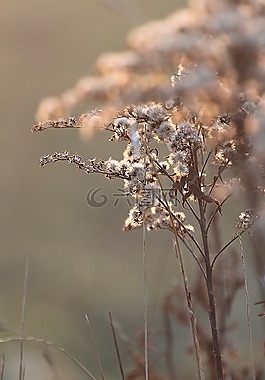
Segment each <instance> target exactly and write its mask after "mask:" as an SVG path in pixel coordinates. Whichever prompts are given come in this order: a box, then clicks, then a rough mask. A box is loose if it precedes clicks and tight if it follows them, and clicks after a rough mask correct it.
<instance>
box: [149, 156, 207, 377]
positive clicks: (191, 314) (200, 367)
mask: <svg viewBox="0 0 265 380" xmlns="http://www.w3.org/2000/svg"><path fill="white" fill-rule="evenodd" d="M149 157H151V155H150V154H149ZM150 161H151V163H152V164H153V167H154V169H155V170H156V174H157V180H158V183H159V186H160V188H161V190H162V196H163V200H162V199H161V200H160V202H161V203H162V204H163V205H164V207H165V209H166V210H167V211H168V212H169V216H170V220H171V224H172V230H173V233H174V248H175V253H176V258H177V260H178V263H179V266H180V271H181V274H182V281H183V285H184V289H185V295H186V300H187V306H188V311H189V317H190V325H191V332H192V337H193V344H194V349H195V354H196V363H197V374H198V378H199V380H204V379H205V376H204V372H203V365H202V358H201V353H200V345H199V340H198V331H197V319H196V314H195V310H194V307H193V304H192V299H191V292H190V291H189V286H188V277H187V275H186V271H185V267H184V262H183V258H182V254H181V250H180V247H179V241H178V232H177V230H176V227H175V223H174V219H175V220H177V221H178V222H179V223H180V224H181V225H182V226H183V228H184V229H185V231H186V232H187V233H188V235H189V236H190V238H191V239H192V241H193V242H194V244H195V245H196V246H197V248H198V249H199V251H200V252H201V254H202V255H203V252H202V250H201V248H200V246H199V244H198V243H197V241H196V239H195V238H194V237H193V236H192V235H191V234H190V233H189V231H188V230H187V228H186V227H185V226H184V225H183V223H182V222H181V221H179V220H178V218H177V217H176V216H175V215H174V214H173V213H172V211H171V210H170V207H169V204H168V201H167V199H166V196H165V193H164V191H163V187H162V183H161V180H160V178H159V175H158V172H157V169H156V167H155V165H154V162H153V160H152V159H151V158H150Z"/></svg>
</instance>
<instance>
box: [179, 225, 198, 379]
mask: <svg viewBox="0 0 265 380" xmlns="http://www.w3.org/2000/svg"><path fill="white" fill-rule="evenodd" d="M174 235H175V240H174V248H175V253H176V257H177V260H178V262H179V266H180V271H181V275H182V280H183V285H184V290H185V295H186V300H187V306H188V312H189V317H190V324H191V330H192V338H193V344H194V349H195V356H196V364H197V374H198V379H199V380H205V376H204V371H203V364H202V358H201V353H200V344H199V339H198V331H197V319H196V314H195V310H194V307H193V304H192V298H191V292H190V290H189V284H188V277H187V274H186V270H185V267H184V262H183V258H182V254H181V251H180V247H179V242H178V236H177V233H176V230H175V229H174Z"/></svg>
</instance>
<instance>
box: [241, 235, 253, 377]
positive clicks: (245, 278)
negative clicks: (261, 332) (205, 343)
mask: <svg viewBox="0 0 265 380" xmlns="http://www.w3.org/2000/svg"><path fill="white" fill-rule="evenodd" d="M239 246H240V256H241V263H242V270H243V275H244V285H245V286H244V289H245V298H246V315H247V324H248V338H249V350H250V358H251V369H252V379H253V380H255V379H257V376H256V369H255V359H254V348H253V336H252V327H251V322H250V310H249V292H248V280H247V271H246V262H245V257H244V249H243V244H242V239H241V237H239Z"/></svg>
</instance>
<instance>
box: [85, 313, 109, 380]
mask: <svg viewBox="0 0 265 380" xmlns="http://www.w3.org/2000/svg"><path fill="white" fill-rule="evenodd" d="M85 318H86V321H87V325H88V329H89V335H90V337H91V340H92V344H93V348H94V351H95V354H96V358H97V363H98V367H99V372H100V375H101V378H102V380H105V377H104V373H103V369H102V365H101V362H100V358H99V353H98V350H97V346H96V342H95V339H94V334H93V331H92V328H91V323H90V319H89V317H88V315H87V314H85Z"/></svg>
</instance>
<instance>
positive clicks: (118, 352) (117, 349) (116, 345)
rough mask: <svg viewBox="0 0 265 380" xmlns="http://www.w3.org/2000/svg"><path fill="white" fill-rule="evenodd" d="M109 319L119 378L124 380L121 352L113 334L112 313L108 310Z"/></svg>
mask: <svg viewBox="0 0 265 380" xmlns="http://www.w3.org/2000/svg"><path fill="white" fill-rule="evenodd" d="M109 320H110V327H111V331H112V335H113V340H114V344H115V350H116V354H117V358H118V364H119V368H120V373H121V378H122V380H126V377H125V373H124V370H123V365H122V361H121V354H120V350H119V346H118V341H117V337H116V334H115V329H114V325H113V322H112V315H111V312H110V311H109Z"/></svg>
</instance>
